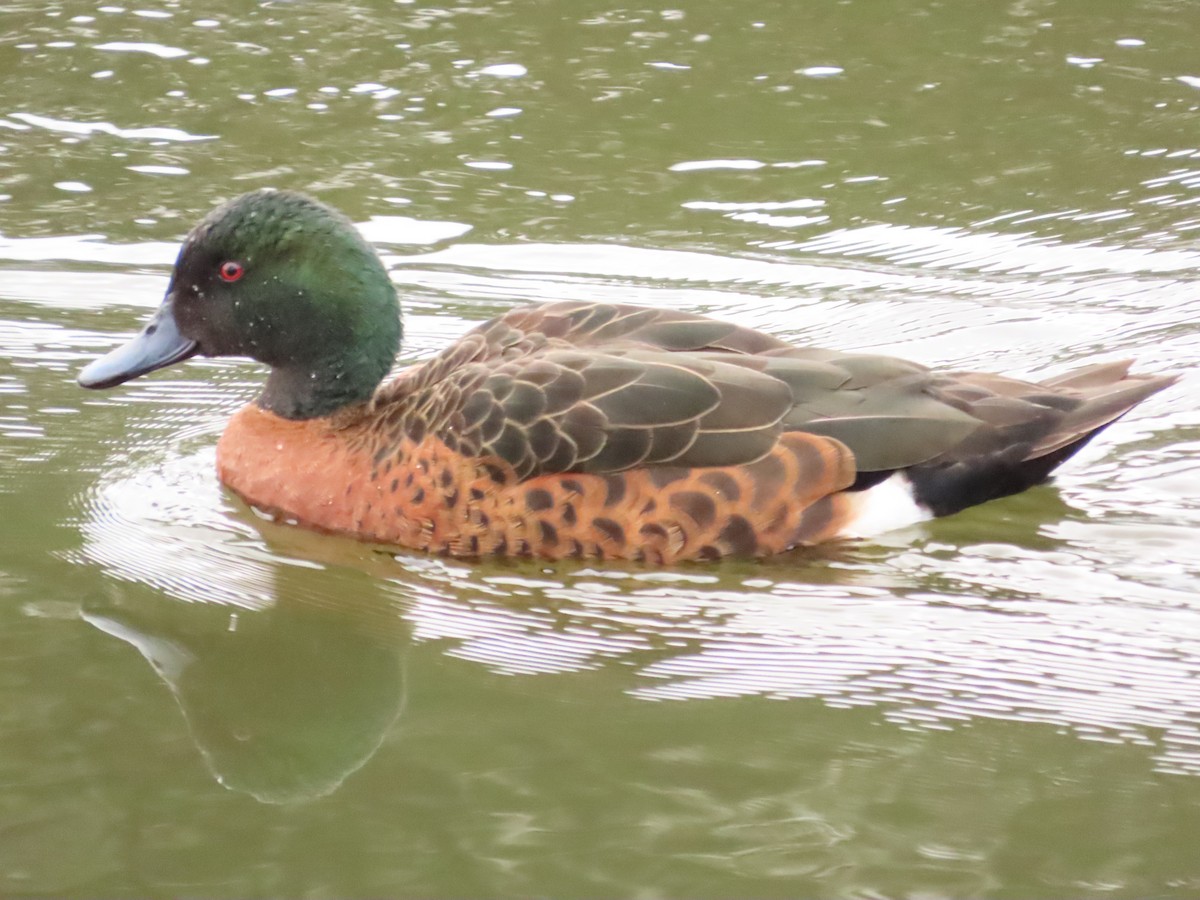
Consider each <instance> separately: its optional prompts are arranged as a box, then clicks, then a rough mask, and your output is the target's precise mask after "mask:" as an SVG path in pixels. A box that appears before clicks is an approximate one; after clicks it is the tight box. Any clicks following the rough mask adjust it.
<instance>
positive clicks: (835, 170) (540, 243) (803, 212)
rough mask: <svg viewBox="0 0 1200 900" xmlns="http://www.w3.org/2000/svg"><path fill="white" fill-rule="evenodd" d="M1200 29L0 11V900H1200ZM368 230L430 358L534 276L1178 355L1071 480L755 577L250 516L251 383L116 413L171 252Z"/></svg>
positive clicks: (359, 11) (728, 9)
mask: <svg viewBox="0 0 1200 900" xmlns="http://www.w3.org/2000/svg"><path fill="white" fill-rule="evenodd" d="M1194 12H1195V11H1194V9H1193V8H1192V4H1190V3H1187V2H1168V0H1159V2H1129V0H1064V2H1050V0H1019V2H1008V3H1003V4H980V3H960V4H941V3H935V2H931V0H912V2H876V3H868V2H857V3H855V2H844V3H832V2H804V3H801V2H792V3H776V2H768V0H744V2H739V3H729V2H725V0H705V2H697V3H693V4H686V5H684V6H683V7H681V8H680V9H663V8H655V9H643V8H621V7H612V6H605V5H603V4H601V5H597V4H590V3H573V2H564V3H558V4H550V3H539V4H535V3H496V4H491V5H486V4H462V5H458V6H452V7H441V8H433V7H420V6H418V5H416V4H413V3H405V2H398V3H384V2H375V3H362V4H359V5H347V4H333V3H318V2H293V3H284V2H278V3H262V4H250V3H234V2H223V0H214V2H211V3H208V4H206V5H205V6H204V9H203V11H202V12H191V11H188V9H187V6H186V4H178V3H175V4H172V3H149V4H147V5H145V6H136V5H135V6H124V5H115V3H114V5H106V6H98V5H96V4H95V3H94V2H89V3H85V2H78V3H61V4H60V3H51V4H46V3H42V2H38V3H33V2H24V0H9V2H7V3H5V4H4V6H3V10H2V11H0V76H2V78H0V85H2V87H0V195H2V197H3V200H2V202H0V511H2V514H0V785H3V789H2V790H0V894H3V895H5V896H18V895H46V894H49V895H72V896H230V897H232V896H297V897H299V896H303V897H384V896H412V897H417V896H420V897H463V896H529V897H564V898H566V897H639V898H650V897H685V896H686V897H735V896H736V897H760V896H761V897H767V896H778V897H797V896H814V897H815V896H823V897H835V896H836V897H843V896H844V897H859V898H880V897H887V898H892V897H921V898H936V897H997V898H1030V897H1065V896H1071V897H1093V896H1095V897H1099V896H1105V897H1151V896H1153V897H1181V898H1182V897H1195V896H1197V894H1200V855H1198V854H1197V851H1196V847H1197V844H1198V842H1200V597H1198V593H1200V590H1198V589H1200V532H1198V531H1197V528H1198V527H1200V457H1198V454H1197V451H1198V450H1200V412H1198V411H1197V408H1196V403H1195V399H1194V397H1195V394H1196V390H1197V388H1198V387H1200V376H1197V375H1196V374H1195V370H1196V364H1197V361H1198V360H1200V325H1198V324H1197V319H1198V316H1200V275H1198V272H1200V246H1198V244H1197V239H1198V237H1200V137H1198V135H1200V131H1198V130H1197V121H1198V120H1200V58H1198V57H1197V55H1196V38H1197V28H1196V20H1195V15H1194ZM262 185H273V186H277V187H292V188H301V189H305V190H308V191H311V192H313V193H315V194H317V195H319V196H320V197H321V198H323V199H325V200H327V201H329V202H331V203H333V204H335V205H338V206H340V207H341V208H343V209H344V210H345V211H346V212H347V213H348V214H349V215H351V216H352V217H353V218H354V219H355V220H357V221H360V222H362V223H364V228H365V229H366V231H367V233H368V234H369V235H370V236H371V238H372V239H373V240H375V241H377V242H378V243H379V244H380V246H381V247H383V248H384V250H385V251H386V253H387V254H388V261H389V264H390V265H391V266H392V268H393V272H394V277H395V279H396V280H397V282H398V283H399V284H400V285H401V286H402V289H403V294H404V297H405V302H406V308H407V313H408V317H407V334H408V342H407V345H406V351H405V353H406V355H407V356H408V357H409V358H417V357H420V356H422V355H424V354H426V353H428V352H430V351H432V350H433V349H435V348H437V347H440V346H442V345H443V344H445V343H446V342H448V341H449V340H451V339H452V338H453V336H455V335H456V334H458V333H460V332H462V331H463V330H465V329H466V328H467V327H469V325H470V324H471V323H473V322H476V321H479V320H481V319H483V318H486V317H488V316H490V315H493V314H495V313H496V312H498V311H500V310H503V309H506V308H508V307H509V306H511V305H514V304H517V303H520V302H522V301H525V300H528V299H534V300H540V299H573V298H596V299H608V300H626V301H635V302H640V303H648V304H653V305H661V306H674V307H679V308H682V309H689V310H699V311H705V312H711V313H714V314H718V315H722V316H726V317H730V318H734V319H736V320H738V321H741V322H745V323H749V324H753V325H755V326H759V327H762V328H764V329H766V330H768V331H770V332H772V333H775V334H779V335H781V336H785V337H789V338H793V339H795V340H798V341H807V342H812V343H824V344H828V345H833V346H838V347H846V348H849V347H861V348H869V349H872V350H882V351H889V352H896V353H899V354H902V355H905V356H908V357H910V358H914V359H918V360H921V361H923V362H927V363H935V364H947V365H955V366H958V365H971V366H978V367H981V368H993V369H997V370H1003V371H1008V372H1012V373H1017V374H1038V373H1042V372H1051V371H1059V370H1061V369H1063V368H1067V367H1069V366H1070V365H1072V364H1075V363H1078V362H1080V361H1082V360H1084V359H1089V358H1092V357H1099V358H1118V357H1123V356H1135V357H1137V358H1138V359H1139V360H1140V366H1141V367H1142V368H1144V369H1146V370H1150V371H1166V370H1175V371H1179V372H1182V373H1184V379H1183V381H1182V382H1181V383H1180V385H1179V386H1177V387H1176V388H1174V389H1172V390H1170V391H1168V392H1166V393H1164V394H1162V395H1159V396H1157V397H1154V398H1152V399H1151V400H1150V401H1149V402H1147V403H1146V404H1144V405H1143V406H1141V407H1139V408H1138V409H1137V410H1136V411H1135V412H1134V413H1133V414H1131V415H1130V416H1129V417H1128V418H1127V419H1126V420H1124V421H1123V422H1121V423H1120V424H1119V425H1118V426H1116V427H1114V428H1113V429H1111V430H1110V431H1109V432H1106V433H1105V435H1104V436H1103V437H1102V438H1101V439H1099V440H1098V441H1097V442H1096V443H1095V444H1094V445H1093V446H1092V447H1091V448H1089V450H1088V451H1087V452H1086V453H1085V454H1084V455H1083V456H1082V457H1081V458H1080V459H1079V461H1078V462H1075V463H1073V464H1071V465H1070V466H1069V467H1068V468H1067V469H1066V470H1065V471H1064V472H1063V474H1062V476H1061V478H1060V479H1059V480H1058V482H1057V486H1056V487H1053V488H1042V489H1038V490H1036V491H1033V492H1030V493H1028V494H1026V495H1023V496H1021V497H1017V498H1013V499H1010V500H1006V501H1002V502H998V503H994V504H991V505H990V506H988V507H985V508H982V509H977V510H974V511H971V512H969V513H967V514H964V515H961V516H959V517H956V518H954V519H952V520H946V521H941V522H937V523H934V524H931V525H928V526H926V527H922V528H920V529H913V530H910V531H908V532H905V533H900V534H896V535H892V536H889V537H888V538H887V539H886V540H884V541H881V542H879V543H875V544H871V545H864V546H858V547H847V548H838V549H832V550H825V551H821V552H814V553H808V554H796V555H793V556H791V557H788V558H780V559H774V560H770V561H767V562H763V563H732V564H724V565H721V566H717V567H700V566H693V567H688V568H683V569H679V570H675V571H647V570H642V569H638V568H635V567H614V568H611V569H597V568H593V567H588V568H580V567H579V566H569V565H561V566H543V565H538V564H534V563H524V564H494V563H493V564H481V565H472V566H468V565H462V564H458V563H448V562H445V561H441V560H434V559H429V558H424V557H420V556H415V555H406V554H402V555H400V556H399V557H396V558H393V556H391V555H387V554H382V553H379V552H376V551H374V550H372V549H371V548H367V547H363V546H360V545H357V544H354V543H352V542H349V541H341V540H335V539H330V538H325V537H318V536H314V535H310V534H306V533H301V532H297V531H294V530H289V529H286V528H280V527H277V526H273V525H270V524H267V523H264V522H261V521H259V520H258V519H257V518H256V517H255V515H254V514H253V513H251V512H249V511H248V510H246V509H245V508H244V507H243V506H242V505H240V504H239V503H237V502H235V501H234V500H233V499H232V498H231V497H230V496H228V495H226V494H224V493H222V491H221V490H220V489H219V487H218V485H217V484H216V482H215V478H214V476H213V473H212V460H213V446H214V443H215V440H216V436H217V435H218V434H219V432H220V429H221V427H222V424H223V422H224V420H225V419H226V417H227V416H228V415H229V414H230V413H231V412H232V411H233V410H235V409H236V408H237V407H238V406H239V405H240V404H242V403H244V402H245V401H246V400H247V399H248V398H249V397H250V396H252V395H253V392H254V390H255V385H256V384H257V383H258V382H259V380H260V377H261V373H260V372H259V371H258V370H257V368H256V366H254V365H251V364H248V363H239V362H235V361H222V362H212V361H194V362H191V363H189V364H188V365H187V366H185V367H182V368H179V369H176V370H173V371H171V372H166V373H162V374H159V375H156V376H153V377H151V378H147V379H144V380H142V381H139V382H135V383H133V384H130V385H128V386H126V387H124V388H121V389H119V390H117V391H114V392H112V393H108V394H103V395H96V394H88V393H85V392H83V391H81V390H79V389H78V388H76V386H75V384H74V376H75V373H76V372H77V370H78V368H79V366H80V365H81V364H82V363H83V362H84V361H85V360H87V359H90V358H91V357H93V356H94V355H95V354H97V353H99V352H101V351H103V350H105V349H107V348H109V347H111V346H113V345H114V344H115V343H117V342H118V341H119V340H121V339H122V338H123V337H124V336H125V335H127V334H128V333H129V332H131V331H132V330H133V329H135V328H136V327H137V325H138V323H139V321H140V320H141V319H142V318H143V317H144V316H145V315H146V313H147V311H148V310H149V309H150V308H152V307H153V306H155V305H156V304H157V303H158V300H159V297H160V295H161V292H162V288H163V286H164V284H165V280H166V274H167V271H168V268H169V265H170V262H171V260H172V259H173V256H174V252H175V247H174V245H175V242H176V241H177V240H178V239H179V237H180V236H181V235H182V234H183V233H184V232H185V231H186V230H187V228H188V227H189V226H190V224H191V223H192V222H193V221H194V220H195V219H197V218H198V217H199V216H200V215H201V214H203V213H204V212H205V211H207V210H208V209H209V208H210V206H211V205H213V204H214V203H215V202H217V201H218V200H220V199H222V198H226V197H228V196H231V195H232V194H235V193H238V192H240V191H243V190H247V189H250V188H253V187H258V186H262Z"/></svg>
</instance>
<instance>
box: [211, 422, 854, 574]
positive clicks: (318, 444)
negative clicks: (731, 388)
mask: <svg viewBox="0 0 1200 900" xmlns="http://www.w3.org/2000/svg"><path fill="white" fill-rule="evenodd" d="M357 430H358V429H357V428H356V427H355V426H353V425H352V426H350V427H349V432H350V433H348V431H347V429H345V428H337V427H336V426H334V425H333V424H332V423H330V422H329V421H328V420H310V421H302V422H296V421H289V420H285V419H281V418H279V417H276V416H274V415H272V414H271V413H268V412H265V411H263V410H261V409H259V408H257V407H254V406H250V407H247V408H245V409H243V410H242V411H241V412H240V413H238V414H237V415H236V416H235V417H234V419H233V420H232V421H231V423H230V425H229V428H228V429H227V430H226V432H225V434H224V436H223V437H222V438H221V442H220V445H219V446H218V468H219V472H220V477H221V480H222V481H223V482H224V483H225V484H226V485H227V486H228V487H230V488H231V489H232V490H233V491H235V492H236V493H238V494H239V495H241V496H242V497H244V498H246V499H247V500H249V501H251V502H253V503H254V504H255V505H256V506H258V507H260V508H262V509H264V510H266V511H268V512H270V513H272V514H273V515H275V516H277V517H279V518H281V519H284V520H294V521H295V522H297V523H298V524H302V525H306V526H308V527H312V528H317V529H321V530H324V531H330V532H337V533H343V534H348V535H352V536H355V537H358V538H361V539H363V540H369V541H378V542H380V543H387V544H396V545H400V546H404V547H410V548H413V549H417V550H429V551H433V552H438V553H446V554H450V555H453V556H484V555H500V556H538V557H543V558H549V559H560V558H586V559H631V560H645V561H647V562H655V563H671V562H676V561H681V560H689V559H718V558H721V557H725V556H764V555H767V554H771V553H778V552H780V551H782V550H786V549H789V548H791V547H795V546H800V545H805V544H815V543H819V542H821V541H825V540H829V539H831V538H833V537H836V536H837V535H838V533H839V532H840V531H841V530H842V528H843V527H844V525H845V522H846V518H847V516H848V515H849V514H850V511H851V509H852V500H853V496H852V495H849V494H838V493H837V492H838V491H840V490H842V489H843V488H845V487H846V486H848V485H849V484H850V483H851V482H852V481H853V479H854V466H853V458H852V457H851V455H850V453H849V451H848V450H846V448H845V447H844V446H843V445H842V444H840V443H839V442H837V441H835V440H832V439H829V438H824V437H818V436H815V435H809V434H801V433H789V434H785V435H783V436H782V437H781V438H780V440H779V441H778V443H777V444H776V446H775V448H774V449H773V450H772V451H771V452H770V453H768V454H767V455H766V456H765V457H763V458H762V459H760V460H758V461H757V462H754V463H751V464H749V465H740V466H724V467H714V468H703V469H689V468H676V467H670V466H662V467H657V468H654V469H634V470H631V471H628V472H621V473H615V474H605V475H588V474H555V475H543V476H537V477H534V478H531V479H528V480H526V481H523V482H519V481H518V480H517V478H516V475H515V473H514V471H513V468H512V466H511V465H510V464H508V463H506V462H502V461H500V460H498V459H494V458H493V459H468V458H465V457H463V456H461V455H459V454H457V453H454V452H452V451H451V450H450V449H449V448H447V447H446V446H445V444H443V443H442V442H441V441H440V440H437V439H432V438H425V439H424V440H422V441H421V442H419V443H415V442H413V441H411V440H407V439H406V440H403V441H401V442H400V443H399V444H398V445H396V446H394V447H392V448H388V452H386V453H378V452H376V453H372V452H371V450H372V445H371V444H370V443H369V442H364V441H363V440H358V439H356V437H361V435H355V434H353V433H352V432H355V431H357ZM264 459H270V460H271V465H269V466H264V465H262V460H264Z"/></svg>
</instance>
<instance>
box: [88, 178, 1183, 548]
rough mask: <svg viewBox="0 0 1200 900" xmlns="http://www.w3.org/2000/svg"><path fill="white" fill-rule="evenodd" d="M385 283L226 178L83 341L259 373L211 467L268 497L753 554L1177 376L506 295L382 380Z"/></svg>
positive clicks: (931, 508)
mask: <svg viewBox="0 0 1200 900" xmlns="http://www.w3.org/2000/svg"><path fill="white" fill-rule="evenodd" d="M401 339H402V327H401V315H400V304H399V300H398V297H397V291H396V287H395V285H394V284H393V282H392V280H391V279H390V278H389V276H388V272H387V270H386V268H385V266H384V264H383V262H382V260H381V259H380V257H379V255H378V253H377V252H376V250H375V249H374V248H373V247H372V246H371V245H370V244H369V243H368V242H367V241H366V240H365V238H364V237H363V236H362V235H361V234H360V233H359V232H358V231H357V229H356V228H355V227H354V225H353V224H352V223H351V222H350V221H349V220H348V219H347V218H345V217H344V216H343V215H342V214H340V213H339V212H337V211H335V210H334V209H332V208H330V207H329V206H326V205H325V204H323V203H321V202H319V201H318V200H316V199H313V198H312V197H309V196H307V195H304V194H301V193H296V192H291V191H284V190H270V189H267V190H259V191H254V192H251V193H247V194H244V195H242V196H239V197H236V198H234V199H232V200H230V201H228V202H226V203H224V204H223V205H221V206H220V207H218V208H217V209H215V210H214V211H212V212H211V213H210V214H209V215H208V216H207V217H206V218H204V219H203V220H202V221H201V222H200V223H199V224H198V225H196V226H195V228H193V229H192V230H191V232H190V233H189V234H188V235H187V236H186V238H185V239H184V241H183V243H182V246H181V248H180V250H179V255H178V259H177V260H176V262H175V266H174V270H173V272H172V274H171V279H170V283H169V285H168V288H167V292H166V295H165V297H164V299H163V302H162V304H161V306H160V307H159V308H158V310H157V311H156V312H155V313H154V315H153V316H152V318H151V319H150V320H149V321H148V323H147V324H146V325H145V327H144V328H143V329H142V330H141V332H140V333H139V334H137V335H136V336H135V337H133V338H132V339H131V340H129V341H128V342H127V343H125V344H123V345H121V346H119V347H117V348H116V349H114V350H112V351H111V352H109V353H107V354H106V355H104V356H102V357H100V358H99V359H96V360H95V361H93V362H91V363H90V364H89V365H87V366H86V367H85V368H84V369H83V370H82V372H81V373H80V374H79V376H78V381H79V384H80V385H81V386H83V387H85V388H91V389H104V388H111V387H114V386H116V385H119V384H122V383H123V382H126V381H129V380H130V379H133V378H138V377H140V376H142V375H146V374H147V373H150V372H153V371H155V370H158V369H162V368H165V367H167V366H172V365H176V364H178V363H181V362H183V361H184V360H187V359H189V358H191V357H193V356H196V355H203V356H208V357H216V356H243V357H250V358H252V359H254V360H257V361H259V362H261V363H263V364H265V365H266V366H267V367H268V369H269V372H268V374H267V377H266V381H265V384H264V386H263V389H262V392H261V394H259V395H258V397H257V398H256V399H255V400H254V401H252V402H251V403H249V404H248V405H246V406H245V407H243V408H242V409H240V410H239V411H238V412H236V413H235V414H234V415H233V416H232V417H231V419H230V420H229V422H228V424H227V426H226V428H225V430H224V432H223V434H222V435H221V437H220V439H219V441H218V444H217V454H216V457H217V464H216V468H217V475H218V477H219V479H220V481H221V482H222V483H223V484H224V485H225V486H226V487H227V488H229V489H230V490H231V491H232V492H233V493H234V494H235V495H237V496H238V497H240V498H241V499H242V500H243V501H244V502H245V503H247V504H249V505H250V506H252V507H254V508H255V509H257V510H259V511H260V512H262V513H265V514H267V515H269V516H270V517H272V518H274V519H276V520H279V521H284V522H288V523H292V524H295V525H298V526H302V527H306V528H309V529H315V530H318V531H322V532H328V533H334V534H341V535H347V536H350V537H353V538H358V539H360V540H363V541H369V542H373V543H377V544H383V545H389V546H392V547H398V548H407V549H409V550H416V551H425V552H429V553H434V554H442V555H448V556H453V557H465V558H482V557H535V558H540V559H550V560H554V559H572V558H573V559H585V560H632V561H636V562H644V563H649V564H652V565H665V564H672V563H678V562H684V561H691V560H715V559H720V558H725V557H765V556H768V555H771V554H777V553H783V552H786V551H789V550H793V549H795V548H799V547H806V546H813V545H817V544H822V543H825V542H829V541H844V540H851V539H862V538H869V537H872V536H874V535H875V534H878V533H879V532H880V531H884V530H889V529H891V528H894V527H899V526H900V525H906V524H914V523H916V522H919V521H922V520H924V519H930V518H934V517H940V516H947V515H951V514H953V513H956V512H959V511H961V510H963V509H966V508H968V507H972V506H976V505H978V504H981V503H985V502H988V501H991V500H995V499H998V498H1001V497H1005V496H1009V495H1012V494H1016V493H1018V492H1021V491H1024V490H1026V489H1028V488H1030V487H1033V486H1035V485H1039V484H1042V483H1043V482H1045V481H1047V479H1048V478H1049V477H1050V475H1051V473H1052V472H1053V470H1054V469H1055V468H1057V467H1058V466H1059V465H1060V464H1061V463H1063V462H1064V461H1065V460H1067V459H1069V458H1070V457H1071V456H1073V455H1074V454H1075V453H1076V452H1078V451H1079V450H1080V448H1082V447H1083V446H1084V445H1086V444H1087V443H1088V441H1090V440H1091V439H1092V438H1093V437H1095V435H1096V434H1098V433H1099V432H1100V431H1102V430H1103V429H1104V428H1106V427H1107V426H1108V425H1111V424H1112V423H1113V422H1115V421H1116V420H1117V419H1119V418H1120V417H1121V416H1123V415H1124V414H1125V413H1126V412H1128V411H1129V410H1130V409H1132V408H1133V407H1134V406H1135V405H1136V404H1138V403H1139V402H1141V401H1142V400H1144V399H1146V398H1147V397H1149V396H1151V395H1152V394H1154V393H1156V392H1158V391H1160V390H1163V389H1164V388H1166V387H1168V386H1169V385H1171V384H1173V383H1174V382H1175V381H1176V380H1177V376H1175V375H1170V374H1167V375H1146V374H1132V373H1131V372H1130V365H1131V363H1130V362H1129V361H1121V362H1099V363H1093V364H1091V365H1086V366H1084V367H1082V368H1077V369H1075V370H1073V371H1069V372H1067V373H1065V374H1062V375H1058V376H1056V377H1053V378H1049V379H1047V380H1045V381H1041V382H1034V381H1025V380H1022V379H1018V378H1010V377H1007V376H1003V375H994V374H988V373H984V372H974V371H942V370H936V369H931V368H928V367H926V366H924V365H921V364H918V363H915V362H909V361H906V360H903V359H898V358H894V357H891V356H884V355H878V354H873V353H861V352H854V351H848V352H840V351H837V350H828V349H821V348H813V347H800V346H795V345H793V344H790V343H788V342H785V341H783V340H780V339H777V338H775V337H772V336H770V335H768V334H765V333H763V332H761V331H758V330H754V329H751V328H747V327H745V326H742V325H738V324H734V323H730V322H725V321H721V320H718V319H714V318H709V317H707V316H703V315H698V314H694V313H690V312H685V311H679V310H674V309H659V308H652V307H645V306H636V305H629V304H623V303H606V302H576V301H570V302H551V303H544V304H539V305H532V306H521V307H518V308H514V309H512V310H510V311H508V312H505V313H504V314H502V315H500V316H497V317H495V318H493V319H490V320H489V321H486V322H484V323H483V324H481V325H479V326H478V327H476V328H474V329H472V330H470V331H468V332H467V333H466V334H465V335H464V336H463V337H461V338H460V339H459V340H458V341H456V342H455V343H453V344H452V345H451V346H449V347H447V348H446V349H445V350H443V351H441V352H440V353H438V354H436V355H434V356H433V357H431V358H429V359H427V360H425V361H423V362H418V363H416V364H414V365H411V366H409V367H407V368H404V369H402V370H401V371H400V372H399V374H397V375H395V376H393V377H389V373H390V372H391V371H392V370H393V367H394V365H395V361H396V358H397V356H398V354H399V352H400V347H401Z"/></svg>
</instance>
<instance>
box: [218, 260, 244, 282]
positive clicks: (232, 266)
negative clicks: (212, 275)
mask: <svg viewBox="0 0 1200 900" xmlns="http://www.w3.org/2000/svg"><path fill="white" fill-rule="evenodd" d="M245 274H246V267H245V266H243V265H242V264H241V263H240V262H234V261H233V260H232V259H231V260H230V261H229V262H224V263H221V280H222V281H237V280H238V279H239V278H241V277H242V276H243V275H245Z"/></svg>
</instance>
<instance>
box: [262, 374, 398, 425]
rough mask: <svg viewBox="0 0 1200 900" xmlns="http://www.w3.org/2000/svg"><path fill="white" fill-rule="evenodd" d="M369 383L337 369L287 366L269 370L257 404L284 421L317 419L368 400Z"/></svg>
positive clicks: (373, 387) (372, 383)
mask: <svg viewBox="0 0 1200 900" xmlns="http://www.w3.org/2000/svg"><path fill="white" fill-rule="evenodd" d="M378 384H379V379H375V380H374V381H371V380H370V379H367V378H365V377H362V375H361V374H360V373H355V372H352V371H347V370H345V369H343V368H341V367H340V366H300V365H296V366H286V367H277V368H273V369H271V374H270V376H269V377H268V378H267V383H266V386H265V387H264V388H263V392H262V393H261V394H260V395H259V397H258V405H259V406H261V407H262V408H263V409H265V410H267V411H268V412H273V413H274V414H275V415H277V416H282V417H283V418H285V419H316V418H320V417H322V416H328V415H331V414H332V413H334V412H337V411H338V410H339V409H341V408H342V407H344V406H349V405H351V404H353V403H361V402H362V401H364V400H367V399H369V398H370V397H371V394H372V393H373V392H374V390H375V386H376V385H378Z"/></svg>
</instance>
